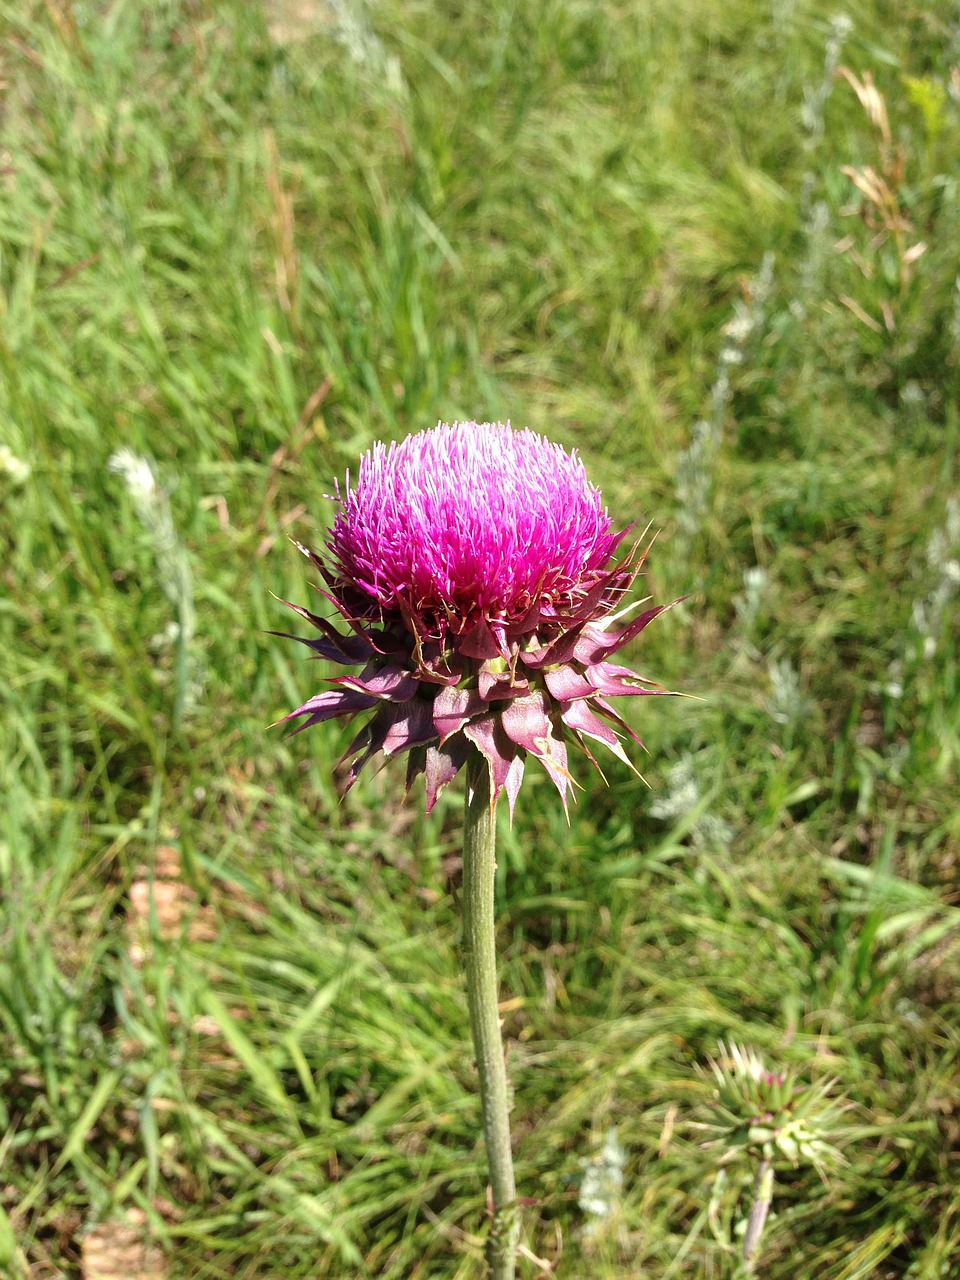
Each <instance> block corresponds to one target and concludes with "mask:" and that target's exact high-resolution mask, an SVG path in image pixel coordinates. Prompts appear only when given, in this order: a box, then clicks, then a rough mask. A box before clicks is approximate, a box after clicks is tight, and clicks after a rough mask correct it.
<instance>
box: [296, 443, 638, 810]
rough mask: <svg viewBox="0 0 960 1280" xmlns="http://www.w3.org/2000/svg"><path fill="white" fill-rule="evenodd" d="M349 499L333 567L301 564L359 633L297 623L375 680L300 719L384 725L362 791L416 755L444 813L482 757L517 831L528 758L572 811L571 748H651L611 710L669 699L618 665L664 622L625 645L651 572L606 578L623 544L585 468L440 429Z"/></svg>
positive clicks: (357, 678)
mask: <svg viewBox="0 0 960 1280" xmlns="http://www.w3.org/2000/svg"><path fill="white" fill-rule="evenodd" d="M337 500H338V502H339V511H338V512H337V517H336V520H335V522H334V526H333V529H332V531H331V534H330V537H329V540H328V544H327V556H326V557H322V556H319V555H316V554H315V553H313V552H309V551H307V550H306V549H305V548H301V550H302V551H303V552H304V554H305V555H307V556H308V557H309V558H310V559H311V560H312V561H313V563H314V564H315V565H316V567H317V568H318V569H319V571H320V573H321V575H322V576H323V578H324V581H325V582H326V585H327V588H328V589H327V590H326V591H324V592H323V594H324V595H325V596H326V597H327V599H328V600H329V601H330V602H331V603H332V604H333V605H334V607H335V608H336V609H337V611H338V612H339V614H340V616H341V618H342V619H343V620H344V621H345V622H346V624H347V626H348V628H349V630H348V632H347V633H345V634H344V633H342V632H340V631H339V630H338V629H337V628H336V627H335V626H334V625H333V623H332V622H330V621H329V620H328V619H325V618H319V617H317V616H315V615H314V614H312V613H310V612H308V611H307V610H306V609H302V608H300V607H299V606H297V605H291V608H293V609H294V610H295V612H297V613H298V614H299V615H300V616H301V617H302V618H304V619H306V620H307V621H308V622H310V623H312V624H313V626H315V627H316V628H317V629H318V630H319V631H320V633H321V636H320V638H318V639H313V640H304V641H302V643H304V644H307V645H309V647H310V648H312V649H313V650H314V652H315V653H316V654H317V655H318V656H319V657H322V658H326V659H328V660H329V661H332V662H336V663H339V664H341V665H344V666H349V665H352V664H358V665H362V670H361V671H360V672H359V673H358V674H357V675H345V676H340V677H337V678H335V679H332V680H331V681H330V683H331V684H332V685H333V686H334V688H332V689H329V690H327V691H325V692H322V693H318V694H316V695H315V696H314V697H312V698H309V699H308V700H307V701H306V702H305V703H303V705H302V706H300V707H298V708H297V709H296V711H293V712H291V714H290V716H288V717H286V718H287V719H292V718H294V717H303V723H302V724H301V725H300V726H299V727H300V728H301V729H305V728H308V727H309V726H310V725H312V724H318V723H319V722H321V721H323V720H330V719H334V718H338V717H345V716H350V715H354V714H356V713H357V712H363V711H372V712H373V715H372V716H371V718H370V719H369V721H368V722H367V723H366V724H365V725H364V726H363V728H362V729H361V730H360V732H359V733H358V735H357V736H356V738H355V739H354V740H353V742H352V743H351V744H350V746H349V747H348V749H347V752H346V755H345V757H344V762H351V763H350V767H349V771H348V772H347V774H346V779H345V783H346V786H347V787H349V786H351V785H352V784H353V782H354V781H355V779H356V777H357V775H358V773H359V771H360V769H361V768H362V767H363V765H364V764H366V763H367V761H368V760H370V759H371V758H372V757H373V756H374V755H376V754H377V753H378V752H382V753H383V755H384V756H385V757H390V756H393V755H398V754H401V753H403V752H408V753H409V765H408V771H407V773H408V786H409V784H410V782H411V781H412V780H413V778H415V777H416V775H417V774H419V773H424V774H425V775H426V783H427V809H428V811H429V810H430V809H431V808H432V807H433V805H434V804H435V803H436V799H437V796H438V794H439V792H440V790H441V789H442V787H443V786H445V785H446V783H447V782H449V781H450V779H451V778H453V777H454V776H455V775H456V773H457V772H458V771H459V770H460V768H461V767H462V766H463V764H464V763H465V761H466V759H467V756H468V754H469V752H470V751H471V750H473V749H476V750H478V751H480V752H481V753H482V755H483V756H484V757H485V759H486V760H487V763H488V766H489V770H490V782H491V794H492V797H493V800H494V802H495V801H496V798H497V796H498V795H499V793H500V791H502V790H506V792H507V798H508V802H509V805H510V811H511V814H512V812H513V806H514V803H515V800H516V796H517V791H518V790H519V786H520V781H521V779H522V776H523V769H524V760H525V757H526V755H527V754H530V755H534V756H536V757H537V759H539V760H540V762H541V763H542V764H543V766H544V768H545V769H546V770H547V773H548V774H549V775H550V777H551V778H552V779H553V781H554V783H555V784H556V786H557V788H558V790H559V791H560V794H561V796H562V797H563V800H564V803H566V797H567V787H568V785H569V784H570V782H571V778H570V774H569V772H568V769H567V750H566V743H567V741H568V740H572V741H573V742H575V743H576V744H577V745H579V746H580V747H581V748H582V749H583V750H584V751H585V752H586V754H587V755H588V756H589V757H590V759H591V760H592V759H593V757H592V755H591V753H590V748H589V746H588V742H587V740H588V739H589V740H591V741H593V742H601V743H603V744H604V745H605V746H607V747H608V748H610V749H611V750H612V751H614V752H615V753H616V754H617V755H618V756H619V757H620V758H621V759H623V760H627V757H626V754H625V753H624V751H623V748H622V746H621V742H620V736H619V734H620V732H626V733H627V734H629V735H630V736H631V737H635V736H636V735H634V734H633V733H632V731H631V730H630V729H629V728H628V726H627V725H626V724H625V723H624V721H623V720H622V719H621V718H620V716H619V715H618V714H617V712H616V711H615V710H614V709H613V707H612V706H611V705H610V703H609V701H608V699H609V698H610V697H611V696H619V695H628V696H637V695H643V694H651V693H662V692H663V690H661V689H659V688H657V687H656V686H653V685H652V684H651V682H650V681H648V680H644V679H642V678H641V677H640V676H637V675H636V674H635V673H634V672H633V671H631V670H629V669H628V668H626V667H621V666H617V665H616V664H614V663H611V662H610V661H609V658H610V657H611V655H612V654H614V653H615V652H616V651H617V650H618V649H620V648H621V647H622V646H623V645H625V644H626V643H627V642H628V641H629V640H631V639H633V637H634V636H636V635H638V634H639V633H640V632H641V631H642V630H643V629H644V627H646V625H647V624H648V623H649V622H651V621H652V619H653V618H654V617H656V615H657V614H658V613H660V612H662V609H661V608H653V609H649V610H647V612H645V613H643V614H641V615H640V616H639V617H638V618H636V619H634V621H632V622H631V623H629V624H628V625H627V626H625V627H623V628H622V629H620V630H614V629H612V623H613V621H614V618H613V612H614V610H615V609H616V608H617V607H618V606H619V605H620V604H621V603H622V601H623V598H624V596H625V594H626V592H627V590H628V589H629V587H630V586H631V585H632V583H633V581H634V579H635V577H636V575H637V574H638V572H639V570H640V566H641V564H642V556H640V555H638V554H636V553H635V552H634V553H633V554H630V555H628V556H626V557H624V558H623V559H621V560H618V561H616V562H615V563H614V564H612V565H608V562H609V560H610V558H611V556H612V555H613V553H614V552H615V550H616V548H617V546H618V545H619V543H620V542H621V540H622V538H623V536H624V535H623V533H622V532H621V533H614V532H611V527H610V518H609V516H608V514H607V511H606V509H605V507H604V506H603V504H602V500H601V498H600V494H599V492H598V491H597V489H595V488H594V486H593V485H591V484H590V482H589V481H588V480H587V477H586V473H585V471H584V468H583V463H582V462H581V461H580V459H579V457H578V456H577V455H576V453H575V452H574V453H569V454H568V453H566V452H565V451H564V450H563V449H562V448H561V447H560V446H559V445H556V444H552V443H551V442H550V441H548V440H545V439H544V438H543V437H542V436H538V435H536V434H534V433H533V432H532V431H514V430H513V429H512V428H511V427H510V426H509V425H507V426H503V425H501V424H499V423H498V424H497V425H492V424H490V423H482V424H478V423H476V422H465V423H454V424H453V425H452V426H447V425H445V424H443V423H441V424H439V425H438V426H437V427H435V428H434V429H432V430H430V431H422V432H419V433H418V434H416V435H412V436H408V437H407V439H406V440H404V441H402V442H401V443H400V444H392V445H390V446H389V447H385V446H384V445H382V444H377V445H375V446H374V448H373V449H372V450H371V451H370V452H369V453H367V454H366V455H365V456H364V457H363V458H362V459H361V462H360V471H359V475H358V477H357V480H356V483H355V485H351V484H350V482H349V479H348V482H347V485H346V487H345V490H344V491H343V492H342V493H341V492H340V490H339V487H338V490H337ZM293 638H294V639H298V638H299V637H293Z"/></svg>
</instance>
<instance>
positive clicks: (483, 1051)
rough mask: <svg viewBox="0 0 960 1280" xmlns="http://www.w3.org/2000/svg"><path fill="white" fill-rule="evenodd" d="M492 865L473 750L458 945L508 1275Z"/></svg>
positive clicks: (510, 1239) (514, 1213) (506, 1146)
mask: <svg viewBox="0 0 960 1280" xmlns="http://www.w3.org/2000/svg"><path fill="white" fill-rule="evenodd" d="M496 866H497V863H496V825H495V821H494V811H493V805H492V804H491V803H490V777H489V770H488V767H487V762H486V760H484V758H483V756H481V754H480V752H479V751H472V752H471V754H470V758H469V760H468V761H467V799H466V805H465V808H464V818H463V948H464V963H465V966H466V972H467V1002H468V1004H469V1006H470V1029H471V1031H472V1032H473V1047H474V1052H475V1053H476V1055H477V1070H478V1072H479V1075H480V1107H481V1111H482V1113H483V1137H484V1141H485V1143H486V1147H487V1164H488V1166H489V1169H490V1188H491V1191H492V1193H493V1226H492V1228H491V1231H490V1238H489V1240H488V1242H487V1253H488V1259H489V1262H490V1274H491V1275H492V1277H493V1280H513V1277H514V1273H515V1265H516V1254H517V1240H518V1238H519V1234H520V1217H519V1213H518V1210H517V1204H516V1199H517V1189H516V1183H515V1182H514V1179H513V1158H512V1156H511V1154H510V1117H509V1110H508V1106H507V1069H506V1065H505V1063H504V1058H503V1038H502V1036H501V1034H500V1015H499V1012H498V1009H497V1003H498V994H499V993H498V987H497V953H496V940H495V934H494V914H493V878H494V872H495V871H496Z"/></svg>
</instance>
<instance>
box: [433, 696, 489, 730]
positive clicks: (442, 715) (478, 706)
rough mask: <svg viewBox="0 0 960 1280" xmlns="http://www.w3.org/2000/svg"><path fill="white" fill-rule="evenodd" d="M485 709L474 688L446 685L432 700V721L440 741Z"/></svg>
mask: <svg viewBox="0 0 960 1280" xmlns="http://www.w3.org/2000/svg"><path fill="white" fill-rule="evenodd" d="M485 710H486V707H485V705H484V702H483V699H482V698H481V697H480V694H479V693H478V692H477V690H476V689H458V688H456V687H454V686H452V685H447V686H446V687H445V688H443V689H441V690H440V692H439V693H438V694H437V696H436V697H435V698H434V700H433V723H434V726H435V727H436V730H437V733H439V735H440V739H441V741H442V742H445V741H446V740H447V738H450V737H452V736H453V734H455V733H459V732H460V730H461V729H462V728H463V726H464V725H465V724H466V723H467V722H468V721H469V720H472V719H473V717H474V716H478V715H480V714H481V713H482V712H483V711H485Z"/></svg>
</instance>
